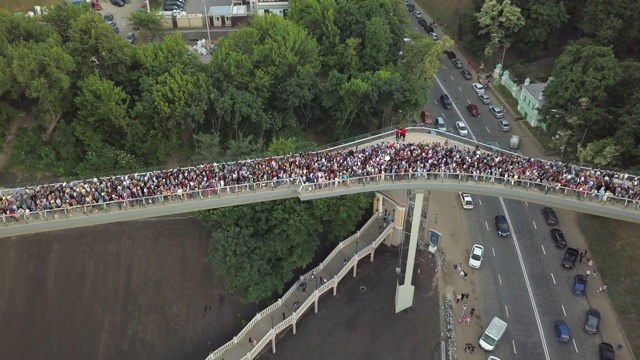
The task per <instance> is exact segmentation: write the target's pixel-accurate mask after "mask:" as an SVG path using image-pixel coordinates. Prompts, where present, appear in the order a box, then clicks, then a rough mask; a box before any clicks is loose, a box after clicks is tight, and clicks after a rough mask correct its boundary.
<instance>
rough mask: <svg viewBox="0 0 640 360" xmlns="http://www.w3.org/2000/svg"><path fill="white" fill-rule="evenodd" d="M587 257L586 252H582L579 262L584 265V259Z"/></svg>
mask: <svg viewBox="0 0 640 360" xmlns="http://www.w3.org/2000/svg"><path fill="white" fill-rule="evenodd" d="M585 256H587V255H586V254H585V253H584V251H583V252H580V258H579V259H578V261H579V262H580V263H581V264H582V259H584V257H585Z"/></svg>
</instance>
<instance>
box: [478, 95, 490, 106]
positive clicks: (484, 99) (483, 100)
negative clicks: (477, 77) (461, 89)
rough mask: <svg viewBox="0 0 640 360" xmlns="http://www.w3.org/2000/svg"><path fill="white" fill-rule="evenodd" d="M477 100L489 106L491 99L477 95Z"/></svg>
mask: <svg viewBox="0 0 640 360" xmlns="http://www.w3.org/2000/svg"><path fill="white" fill-rule="evenodd" d="M478 98H479V99H480V102H481V103H483V104H485V105H489V104H491V98H490V97H489V96H488V95H486V94H478Z"/></svg>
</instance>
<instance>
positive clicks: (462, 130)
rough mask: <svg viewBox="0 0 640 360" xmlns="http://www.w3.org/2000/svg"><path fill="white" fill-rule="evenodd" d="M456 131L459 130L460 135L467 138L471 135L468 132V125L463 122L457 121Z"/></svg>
mask: <svg viewBox="0 0 640 360" xmlns="http://www.w3.org/2000/svg"><path fill="white" fill-rule="evenodd" d="M456 130H458V135H460V136H467V135H469V131H468V130H467V125H465V124H464V122H462V121H456Z"/></svg>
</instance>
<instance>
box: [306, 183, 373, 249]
mask: <svg viewBox="0 0 640 360" xmlns="http://www.w3.org/2000/svg"><path fill="white" fill-rule="evenodd" d="M371 199H372V196H371V194H370V193H363V194H355V195H347V196H342V197H332V198H325V199H320V200H315V201H313V207H314V211H315V213H316V217H317V218H319V219H320V220H321V221H322V223H323V225H324V230H325V233H326V234H327V237H328V240H329V241H330V242H333V243H338V242H340V241H342V240H344V239H346V238H348V237H349V236H351V235H352V234H353V233H354V232H355V231H356V230H357V229H356V225H357V224H358V222H360V221H361V220H362V216H363V214H364V212H365V211H366V210H367V208H369V207H370V206H371ZM338 209H339V211H338Z"/></svg>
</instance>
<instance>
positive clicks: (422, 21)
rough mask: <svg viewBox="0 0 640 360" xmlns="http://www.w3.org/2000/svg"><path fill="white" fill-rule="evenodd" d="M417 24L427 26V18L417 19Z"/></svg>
mask: <svg viewBox="0 0 640 360" xmlns="http://www.w3.org/2000/svg"><path fill="white" fill-rule="evenodd" d="M418 24H420V26H427V20H425V19H418Z"/></svg>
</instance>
